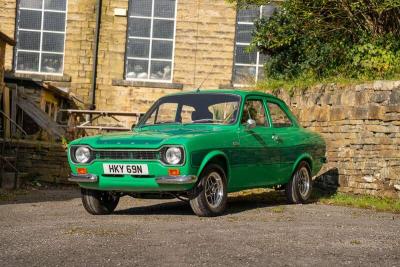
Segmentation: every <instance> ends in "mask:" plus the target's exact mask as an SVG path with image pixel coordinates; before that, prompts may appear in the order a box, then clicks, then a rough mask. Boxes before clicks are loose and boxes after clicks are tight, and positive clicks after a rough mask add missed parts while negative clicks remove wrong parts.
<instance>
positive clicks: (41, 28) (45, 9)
mask: <svg viewBox="0 0 400 267" xmlns="http://www.w3.org/2000/svg"><path fill="white" fill-rule="evenodd" d="M18 2H19V6H18V15H17V47H16V54H15V69H16V71H17V72H28V73H45V74H48V73H55V74H62V72H63V65H64V64H63V63H64V42H65V29H66V8H67V3H66V2H67V0H20V1H18Z"/></svg>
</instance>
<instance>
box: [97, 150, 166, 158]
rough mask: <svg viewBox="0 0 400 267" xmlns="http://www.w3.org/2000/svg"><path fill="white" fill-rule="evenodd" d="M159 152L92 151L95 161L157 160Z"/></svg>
mask: <svg viewBox="0 0 400 267" xmlns="http://www.w3.org/2000/svg"><path fill="white" fill-rule="evenodd" d="M159 154H160V152H159V151H146V150H131V151H129V150H127V151H112V150H111V151H105V150H100V151H94V155H95V158H96V159H100V160H135V159H141V160H156V159H158V158H159Z"/></svg>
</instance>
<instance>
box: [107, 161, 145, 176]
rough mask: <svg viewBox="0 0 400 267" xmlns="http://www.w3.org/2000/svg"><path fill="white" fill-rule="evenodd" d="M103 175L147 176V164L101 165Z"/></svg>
mask: <svg viewBox="0 0 400 267" xmlns="http://www.w3.org/2000/svg"><path fill="white" fill-rule="evenodd" d="M103 171H104V174H135V175H148V174H149V168H148V167H147V164H103Z"/></svg>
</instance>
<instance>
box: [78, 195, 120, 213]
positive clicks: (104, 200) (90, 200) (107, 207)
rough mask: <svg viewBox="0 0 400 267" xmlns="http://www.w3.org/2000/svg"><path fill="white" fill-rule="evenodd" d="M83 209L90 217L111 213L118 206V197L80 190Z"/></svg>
mask: <svg viewBox="0 0 400 267" xmlns="http://www.w3.org/2000/svg"><path fill="white" fill-rule="evenodd" d="M81 197H82V204H83V207H84V208H85V210H86V211H87V212H89V213H90V214H92V215H105V214H110V213H112V212H113V211H114V210H115V208H116V207H117V205H118V202H119V196H116V195H114V194H112V193H110V192H106V191H99V190H91V189H84V188H82V189H81Z"/></svg>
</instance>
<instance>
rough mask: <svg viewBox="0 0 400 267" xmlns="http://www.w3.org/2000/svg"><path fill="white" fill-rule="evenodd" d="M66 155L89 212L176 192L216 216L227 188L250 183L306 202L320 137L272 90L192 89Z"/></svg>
mask: <svg viewBox="0 0 400 267" xmlns="http://www.w3.org/2000/svg"><path fill="white" fill-rule="evenodd" d="M68 160H69V164H70V166H71V170H72V174H71V178H70V181H73V182H78V183H79V185H80V187H81V188H82V189H81V192H82V202H83V206H84V207H85V209H86V210H87V211H88V212H89V213H91V214H95V215H96V214H109V213H111V212H113V211H114V209H115V208H116V206H117V204H118V201H119V198H120V197H122V196H125V195H128V196H132V197H135V198H153V197H154V198H159V197H160V196H161V197H172V198H174V197H176V198H178V199H181V200H185V201H188V202H189V203H190V206H191V207H192V209H193V211H194V213H195V214H197V215H198V216H216V215H220V214H221V213H223V212H224V210H225V208H226V205H227V194H228V193H229V192H235V191H240V190H244V189H250V188H269V187H276V188H282V189H285V192H286V196H287V199H288V201H289V202H290V203H304V202H306V201H307V200H308V199H309V197H310V194H311V189H312V178H311V177H312V176H314V175H315V174H317V172H318V171H319V170H320V169H321V167H322V164H323V163H324V162H325V142H324V140H323V139H322V138H321V136H320V135H319V134H317V133H313V132H311V131H309V130H306V129H304V128H302V127H301V126H300V125H299V124H298V122H297V120H296V118H295V117H294V116H293V114H292V113H291V112H290V110H289V109H288V107H287V106H286V104H285V103H284V102H283V101H281V100H280V99H278V98H276V97H274V96H272V95H269V94H264V93H260V92H247V91H238V90H213V91H196V92H185V93H178V94H173V95H168V96H165V97H162V98H160V99H159V100H158V101H157V102H155V104H154V105H153V106H152V107H151V108H150V110H149V111H148V112H147V113H146V114H145V115H144V116H143V117H142V118H141V120H140V122H139V123H138V124H137V125H136V127H134V128H132V131H131V132H126V133H123V134H121V133H119V134H109V135H99V136H92V137H85V138H81V139H77V140H75V141H73V142H71V143H70V144H69V148H68Z"/></svg>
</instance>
